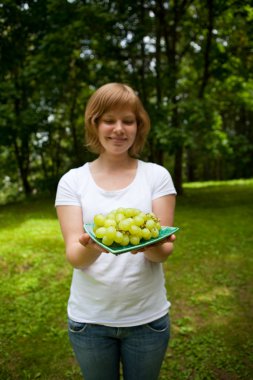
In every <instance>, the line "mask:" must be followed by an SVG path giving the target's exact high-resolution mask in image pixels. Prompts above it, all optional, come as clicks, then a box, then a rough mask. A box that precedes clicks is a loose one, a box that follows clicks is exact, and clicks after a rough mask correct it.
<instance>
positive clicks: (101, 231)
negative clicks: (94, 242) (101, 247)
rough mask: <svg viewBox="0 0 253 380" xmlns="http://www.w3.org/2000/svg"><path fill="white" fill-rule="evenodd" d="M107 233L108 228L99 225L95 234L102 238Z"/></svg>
mask: <svg viewBox="0 0 253 380" xmlns="http://www.w3.org/2000/svg"><path fill="white" fill-rule="evenodd" d="M105 233H106V228H105V227H99V228H98V229H96V232H95V236H96V237H97V238H99V239H101V238H102V237H103V236H104V234H105Z"/></svg>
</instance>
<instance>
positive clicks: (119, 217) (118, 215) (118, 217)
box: [115, 212, 125, 223]
mask: <svg viewBox="0 0 253 380" xmlns="http://www.w3.org/2000/svg"><path fill="white" fill-rule="evenodd" d="M124 219H125V215H124V214H123V213H122V212H117V213H116V214H115V220H116V222H117V223H119V222H121V220H124Z"/></svg>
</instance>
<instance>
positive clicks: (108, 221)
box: [104, 218, 117, 227]
mask: <svg viewBox="0 0 253 380" xmlns="http://www.w3.org/2000/svg"><path fill="white" fill-rule="evenodd" d="M116 224H117V223H116V221H115V220H113V219H109V218H106V219H105V223H104V226H105V227H110V226H114V227H115V226H116Z"/></svg>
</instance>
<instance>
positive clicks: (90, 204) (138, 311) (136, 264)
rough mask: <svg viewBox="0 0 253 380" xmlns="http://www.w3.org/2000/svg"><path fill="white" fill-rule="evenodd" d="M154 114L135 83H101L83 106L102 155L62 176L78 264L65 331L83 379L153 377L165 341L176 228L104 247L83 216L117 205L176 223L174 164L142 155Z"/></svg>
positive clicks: (62, 204) (60, 203) (67, 235)
mask: <svg viewBox="0 0 253 380" xmlns="http://www.w3.org/2000/svg"><path fill="white" fill-rule="evenodd" d="M149 127H150V122H149V117H148V115H147V113H146V111H145V109H144V108H143V105H142V103H141V101H140V99H139V97H138V96H137V95H136V94H135V92H134V91H133V89H132V88H130V87H129V86H127V85H125V84H121V83H109V84H106V85H104V86H102V87H100V88H99V89H98V90H97V91H96V92H95V93H94V94H93V95H92V96H91V98H90V100H89V101H88V104H87V107H86V112H85V133H86V143H87V146H88V147H89V148H90V149H91V150H92V151H93V152H95V153H97V154H98V158H97V159H95V160H94V161H92V162H87V163H85V164H84V165H83V166H81V167H79V168H76V169H72V170H70V171H69V172H68V173H66V174H65V175H64V176H63V177H62V178H61V180H60V182H59V185H58V190H57V196H56V207H57V215H58V218H59V222H60V225H61V230H62V234H63V238H64V241H65V245H66V255H67V259H68V261H69V262H70V264H71V265H72V266H73V267H74V270H73V278H72V285H71V291H70V297H69V302H68V323H69V336H70V341H71V343H72V346H73V349H74V352H75V355H76V358H77V360H78V363H79V365H80V367H81V370H82V373H83V376H84V378H85V380H119V378H120V376H119V372H120V371H119V369H120V363H121V364H122V371H123V376H124V379H125V380H157V379H158V376H159V372H160V368H161V365H162V361H163V358H164V355H165V353H166V349H167V346H168V341H169V314H168V311H169V306H170V303H169V301H168V300H167V297H166V289H165V285H164V275H163V267H162V262H163V261H165V260H166V259H167V257H168V256H169V255H170V254H171V253H172V250H173V241H174V240H175V236H174V235H172V236H171V237H170V238H167V239H164V240H162V241H161V242H160V243H159V244H156V245H152V246H149V247H147V248H145V250H142V252H137V251H136V250H135V251H132V252H127V253H124V254H121V255H118V256H115V255H113V254H111V253H108V252H102V251H101V247H99V246H98V245H97V244H96V243H95V242H93V241H92V240H91V239H90V237H89V235H88V234H87V233H85V232H84V230H83V225H84V223H92V222H93V218H94V216H95V215H96V214H98V213H103V214H107V213H109V212H110V211H112V210H115V209H117V208H119V207H126V208H137V209H140V210H141V211H143V212H144V213H148V212H154V213H155V214H156V216H157V217H158V218H159V219H160V222H161V225H165V226H172V225H173V217H174V208H175V195H176V191H175V188H174V185H173V182H172V179H171V176H170V174H169V172H168V171H167V170H166V169H165V168H163V167H162V166H159V165H157V164H153V163H146V162H143V161H141V160H138V159H137V158H136V157H137V156H138V153H140V151H141V149H142V148H143V146H144V143H145V139H146V137H147V134H148V131H149Z"/></svg>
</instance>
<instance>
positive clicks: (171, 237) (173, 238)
mask: <svg viewBox="0 0 253 380" xmlns="http://www.w3.org/2000/svg"><path fill="white" fill-rule="evenodd" d="M175 240H176V235H174V234H172V235H170V236H169V237H168V241H169V242H171V243H173V241H175Z"/></svg>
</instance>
